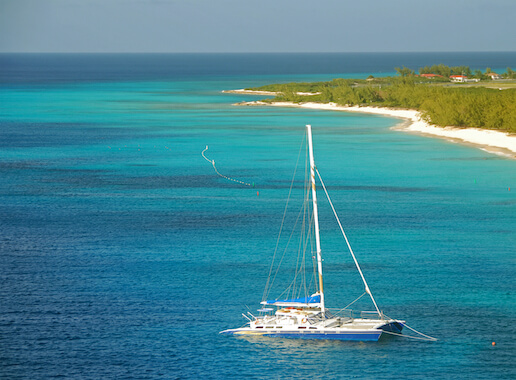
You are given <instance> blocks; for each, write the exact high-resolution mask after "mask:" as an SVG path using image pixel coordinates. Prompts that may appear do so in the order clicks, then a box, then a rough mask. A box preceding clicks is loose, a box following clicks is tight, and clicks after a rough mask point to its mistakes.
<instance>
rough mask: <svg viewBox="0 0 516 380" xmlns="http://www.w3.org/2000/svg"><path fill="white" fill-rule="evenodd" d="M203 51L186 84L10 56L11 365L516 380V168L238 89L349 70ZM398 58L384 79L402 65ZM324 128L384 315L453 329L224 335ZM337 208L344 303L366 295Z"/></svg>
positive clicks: (3, 116) (138, 372)
mask: <svg viewBox="0 0 516 380" xmlns="http://www.w3.org/2000/svg"><path fill="white" fill-rule="evenodd" d="M493 54H494V53H493ZM365 57H366V58H367V56H365ZM4 58H5V57H4ZM54 58H55V57H54ZM194 58H195V57H194ZM194 58H190V59H193V62H197V64H198V66H199V67H200V68H196V70H197V71H196V70H190V72H189V73H188V75H186V74H182V72H180V71H181V70H186V69H184V67H183V66H181V65H179V67H180V68H181V70H179V69H177V68H175V69H172V71H170V72H169V71H164V72H166V73H168V75H165V74H163V73H162V72H161V71H159V70H157V69H156V68H155V66H153V65H150V63H149V62H151V63H152V62H155V60H156V58H155V57H154V58H152V57H151V58H149V62H147V63H145V62H143V63H142V62H141V60H142V58H141V57H139V58H134V60H133V61H129V63H131V62H132V63H133V66H131V65H129V64H128V65H127V67H129V68H131V67H133V68H132V69H128V68H127V67H126V66H124V69H123V70H121V71H122V72H123V73H124V74H123V75H122V74H119V77H116V75H114V74H113V75H114V76H115V77H114V79H112V80H109V75H108V74H105V77H100V76H98V75H97V74H95V75H93V74H91V73H98V72H100V73H102V72H103V71H102V68H103V67H104V68H105V73H111V71H109V70H108V69H107V68H113V67H115V66H114V65H108V64H105V63H104V66H102V65H100V66H101V67H100V68H99V65H95V66H93V64H92V63H88V62H86V63H84V64H83V66H73V65H71V66H66V67H71V69H69V71H70V72H68V71H67V72H66V75H65V74H63V72H62V71H59V70H58V68H57V66H56V65H57V64H56V63H55V62H54V63H52V62H51V63H52V65H54V66H52V65H50V64H49V66H48V67H50V69H48V70H46V71H45V70H44V72H45V73H47V74H48V73H53V74H51V75H50V74H48V75H47V74H42V73H41V72H38V71H37V70H36V69H35V68H34V67H36V66H37V67H39V68H41V67H44V66H42V64H41V65H40V64H38V65H36V63H37V62H38V61H37V57H31V58H30V59H33V60H35V61H30V59H29V58H23V59H25V61H23V59H22V63H24V65H25V66H23V65H7V66H5V65H4V66H3V67H4V71H3V72H4V75H5V73H6V72H9V70H10V72H12V73H18V74H16V75H14V74H13V75H12V76H9V75H7V76H6V77H8V78H10V79H13V78H14V77H16V78H18V79H16V80H3V82H2V83H3V84H2V85H1V87H0V173H1V178H2V181H1V182H0V205H1V210H2V212H1V214H0V252H1V256H0V260H1V261H0V263H1V267H2V271H1V272H0V273H1V274H0V278H1V284H2V286H1V287H0V310H1V311H2V313H0V377H4V378H29V377H30V378H51V377H79V378H81V377H82V378H114V377H117V378H227V377H229V378H241V377H250V378H263V377H272V378H280V377H281V378H293V377H298V378H307V377H313V378H366V379H419V378H439V379H445V378H467V379H471V378H475V379H493V378H496V379H510V378H514V377H515V376H516V369H515V365H514V361H513V360H514V359H513V357H514V353H515V352H516V351H515V350H516V344H515V343H514V338H515V333H516V327H515V325H516V324H515V322H516V319H515V317H514V315H515V313H516V299H515V286H514V284H515V282H514V278H515V275H516V270H515V257H516V255H515V254H516V232H515V231H516V170H515V169H516V161H514V160H509V159H506V158H503V157H499V156H495V155H492V154H489V153H486V152H483V151H481V150H479V149H476V148H472V147H468V146H462V145H458V144H453V143H450V142H447V141H444V140H439V139H431V138H426V137H420V136H416V135H411V134H406V133H402V132H397V131H393V130H391V129H390V128H391V127H392V126H394V125H396V123H397V122H398V121H397V120H395V119H390V118H384V117H378V116H371V115H358V114H346V113H338V112H322V111H314V110H300V109H280V108H266V107H264V108H258V107H235V106H232V103H235V102H238V101H242V100H252V99H256V98H255V97H253V96H239V95H231V94H222V93H221V91H222V90H225V89H233V88H243V87H248V86H250V85H258V84H265V83H269V82H270V81H271V79H274V78H278V77H280V76H281V77H282V78H283V79H284V80H286V81H288V80H310V79H313V78H316V79H317V78H326V77H328V78H330V77H331V76H332V75H331V72H325V70H318V69H317V67H319V66H317V65H315V64H314V66H313V67H312V68H311V73H310V72H301V73H298V72H296V73H294V74H295V75H290V76H289V75H286V74H283V72H282V71H281V70H280V69H278V68H277V67H278V66H274V65H272V64H271V67H272V68H270V70H269V72H266V73H253V72H238V70H237V72H236V73H235V74H231V72H230V70H227V69H224V67H225V66H223V65H224V64H225V63H228V62H229V61H227V60H226V61H224V59H221V58H220V57H218V58H217V59H216V60H215V59H213V60H212V61H210V60H209V59H208V60H207V61H206V59H207V58H206V57H205V56H203V57H202V59H203V61H202V62H201V63H202V64H201V63H199V62H198V61H195V59H194ZM233 58H234V57H233ZM287 58H288V57H287ZM287 58H285V60H286V61H285V62H287V63H288V62H289V61H288V59H287ZM416 58H417V57H416ZM416 58H414V57H413V59H414V60H416ZM441 58H443V59H445V58H446V57H441ZM466 58H468V57H466ZM473 58H475V57H473ZM473 58H472V57H469V59H473ZM488 58H489V57H487V58H486V57H483V59H488ZM495 58H496V59H497V60H498V61H500V62H501V63H500V67H506V66H510V64H511V61H510V60H511V59H512V56H511V55H509V58H507V57H505V61H504V56H502V57H501V58H500V57H499V56H496V57H495ZM10 59H11V58H10ZM17 59H21V58H17ZM60 59H61V60H62V59H63V58H62V57H61V58H60ZM60 59H59V56H58V57H57V58H55V61H56V62H60ZM199 59H200V58H199ZM247 59H249V58H247ZM261 59H265V60H266V57H265V58H261ZM290 59H291V60H292V59H293V58H292V57H291V58H290ZM363 59H364V62H365V61H366V59H365V58H364V57H363ZM381 59H382V57H381V55H380V56H379V58H378V60H377V61H375V62H376V63H375V65H376V66H374V69H375V70H376V71H374V72H373V73H377V72H378V73H379V72H386V71H388V70H389V68H390V67H391V66H390V64H391V61H390V60H385V61H382V60H381ZM435 59H437V58H435ZM493 59H494V58H493ZM45 61H46V62H47V61H48V60H45ZM507 61H508V62H507ZM2 62H4V64H5V61H2ZM282 62H283V61H282ZM382 62H383V63H382ZM40 63H41V62H40ZM119 63H120V62H119ZM210 63H211V65H210ZM291 63H292V64H293V65H294V61H292V62H291ZM445 63H446V62H445ZM457 64H459V63H457ZM465 64H468V63H465ZM469 64H470V65H471V66H472V67H473V66H474V64H472V63H469ZM481 64H483V63H478V65H481ZM88 65H90V66H88ZM145 65H147V66H145ZM217 65H218V66H217ZM212 66H217V67H219V69H220V70H219V71H218V72H216V73H208V74H207V73H206V70H208V69H203V67H211V68H210V70H215V69H213V67H212ZM493 66H494V65H493ZM5 67H7V69H5ZM20 67H23V70H25V71H23V70H22V69H20ZM27 67H28V68H27ZM53 67H56V69H55V72H54V71H52V68H53ZM74 67H75V68H76V70H75V71H74V70H73V69H74ZM145 67H147V68H148V70H149V72H151V74H152V73H153V72H154V73H155V75H154V76H153V75H151V74H149V75H148V76H146V75H144V74H142V73H144V72H145V70H144V69H145ZM160 67H162V66H160ZM195 67H197V66H195ZM281 67H283V66H281ZM358 67H360V65H358ZM364 67H370V66H368V65H365V64H364ZM495 67H496V66H495ZM29 68H32V70H31V69H29ZM85 68H86V69H85ZM88 68H89V69H88ZM19 70H22V71H21V74H20V71H19ZM67 70H68V69H67ZM153 70H154V71H153ZM174 70H175V71H174ZM203 70H204V71H203ZM224 70H226V71H224ZM234 70H236V69H234ZM335 70H336V71H335V73H344V74H345V75H349V76H352V75H353V73H356V72H357V71H360V70H358V69H357V68H356V67H355V66H350V67H349V69H347V68H346V66H345V65H344V67H340V68H339V69H338V70H337V69H335ZM114 71H116V70H113V72H114ZM208 71H209V70H208ZM215 71H216V70H215ZM308 71H309V70H308ZM326 71H328V70H326ZM117 72H118V71H117ZM131 73H136V74H131ZM156 73H157V74H156ZM369 73H370V71H367V70H366V69H363V70H362V72H359V74H360V75H368V74H369ZM90 74H91V75H90ZM172 74H174V75H172ZM131 75H134V77H133V78H132V79H131ZM159 77H163V79H159ZM23 78H25V80H24V79H23ZM49 78H51V79H49ZM308 123H310V124H312V126H313V133H314V144H315V156H316V160H317V166H318V168H319V171H320V172H321V174H322V176H323V179H324V180H325V183H326V184H327V186H328V188H329V191H330V193H331V195H332V199H333V201H334V203H335V206H336V208H337V210H338V212H339V214H340V216H341V220H342V222H343V224H344V228H345V229H346V231H347V233H348V235H349V237H350V240H351V244H352V245H353V247H354V249H355V252H356V254H357V256H358V259H359V261H360V262H361V264H362V266H363V270H364V272H365V275H366V278H367V280H368V282H369V285H370V287H371V289H372V291H373V292H374V294H375V297H376V299H377V302H378V303H379V304H380V308H381V309H382V310H383V311H384V312H385V313H386V314H387V315H389V316H392V317H395V318H400V319H405V320H406V321H407V322H408V324H409V325H410V326H412V327H414V328H416V329H418V330H420V331H422V332H424V333H427V334H429V335H432V336H435V337H436V338H438V339H439V341H437V342H419V341H414V340H408V339H403V338H390V339H385V340H383V341H380V342H378V343H356V342H331V341H328V342H326V341H317V342H311V341H296V340H279V339H278V340H275V339H263V338H235V337H228V336H221V335H219V334H218V332H219V331H221V330H224V329H226V328H234V327H239V326H241V325H242V324H243V323H244V322H245V320H244V319H243V318H242V317H241V313H242V312H245V311H246V310H247V309H246V305H248V306H249V308H250V309H251V310H254V309H256V308H257V307H258V304H257V303H258V302H259V301H260V300H261V296H262V293H263V288H264V286H265V282H266V279H267V274H268V269H269V264H270V259H271V257H272V253H273V251H274V247H275V243H276V237H277V232H278V230H279V227H280V223H281V215H282V212H283V208H284V205H285V199H286V197H287V194H288V189H289V186H290V179H291V176H292V170H293V167H294V165H295V163H296V158H297V153H298V150H299V146H300V143H301V141H302V139H303V135H304V125H305V124H308ZM206 145H208V146H209V150H208V151H207V152H206V154H207V156H208V157H209V158H210V159H214V160H215V161H216V164H217V168H218V170H219V171H220V172H221V173H223V174H225V175H228V176H230V177H233V178H237V179H239V180H242V181H245V182H249V183H254V184H255V187H254V188H249V187H246V186H242V185H239V184H236V183H234V182H230V181H227V180H225V179H223V178H221V177H218V176H217V175H216V173H215V172H214V170H213V168H212V166H211V165H210V164H209V163H207V162H206V161H205V160H204V159H203V158H202V156H201V151H202V150H203V149H204V148H205V146H206ZM509 189H510V190H509ZM321 208H322V209H321V234H322V238H323V247H322V248H323V252H324V255H325V256H324V257H325V290H326V292H327V302H328V303H329V304H330V305H331V306H336V307H338V306H343V305H346V304H347V303H348V302H350V301H351V300H353V299H354V298H356V297H357V296H359V295H360V294H361V292H362V289H361V287H360V279H359V278H358V277H357V274H356V271H355V270H354V267H353V263H352V261H351V260H350V258H349V257H348V255H347V254H345V252H344V249H343V247H342V242H341V240H340V238H339V237H338V235H337V233H336V232H335V225H334V224H333V223H332V221H331V218H330V215H329V210H328V209H324V206H321ZM287 264H288V262H287ZM279 281H280V282H279V283H281V280H279ZM493 341H494V342H496V345H495V346H492V342H493Z"/></svg>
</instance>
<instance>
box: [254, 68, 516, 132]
mask: <svg viewBox="0 0 516 380" xmlns="http://www.w3.org/2000/svg"><path fill="white" fill-rule="evenodd" d="M259 89H260V90H268V91H276V92H278V95H277V96H276V97H275V98H274V99H270V100H269V101H292V102H298V103H300V102H320V103H330V102H332V103H336V104H338V105H359V106H362V105H369V106H382V107H400V108H410V109H416V110H418V111H420V112H421V114H422V116H423V118H424V119H425V120H426V121H428V122H429V123H432V124H435V125H439V126H457V127H476V128H486V129H496V130H502V131H507V132H515V133H516V89H514V88H512V89H506V90H498V89H490V88H484V87H455V86H454V87H450V86H436V85H429V81H426V82H425V81H421V78H415V77H410V76H400V77H387V78H370V79H369V80H363V79H362V80H357V79H334V80H332V81H329V82H316V83H289V84H276V85H269V86H264V87H261V88H259ZM299 92H311V93H317V94H316V95H309V96H307V95H299Z"/></svg>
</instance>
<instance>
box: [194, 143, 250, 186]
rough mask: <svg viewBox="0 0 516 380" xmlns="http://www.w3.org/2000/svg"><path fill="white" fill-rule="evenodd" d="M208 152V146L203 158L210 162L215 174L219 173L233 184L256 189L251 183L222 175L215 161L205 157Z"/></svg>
mask: <svg viewBox="0 0 516 380" xmlns="http://www.w3.org/2000/svg"><path fill="white" fill-rule="evenodd" d="M207 150H208V145H206V148H205V149H204V150H203V151H202V152H201V154H202V156H203V157H204V159H205V160H206V161H208V162H209V163H210V164H212V166H213V169H214V170H215V173H217V174H218V175H219V176H220V177H222V178H224V179H227V180H229V181H233V182H237V183H241V184H242V185H245V186H249V187H254V184H250V183H247V182H243V181H239V180H238V179H234V178H230V177H228V176H226V175H224V174H221V173H220V172H219V171H218V170H217V167H216V166H215V160H210V159H209V158H208V157H206V156H205V155H204V152H206V151H207Z"/></svg>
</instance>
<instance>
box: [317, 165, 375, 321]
mask: <svg viewBox="0 0 516 380" xmlns="http://www.w3.org/2000/svg"><path fill="white" fill-rule="evenodd" d="M315 171H316V172H317V176H318V177H319V180H320V181H321V185H322V188H323V189H324V192H325V193H326V198H328V202H329V203H330V206H331V209H332V210H333V214H334V215H335V219H337V223H338V224H339V227H340V231H341V232H342V236H344V240H346V244H347V245H348V249H349V252H350V253H351V257H353V261H354V262H355V266H356V267H357V269H358V273H360V277H362V281H363V283H364V285H365V291H366V293H367V294H369V296H370V297H371V301H373V304H374V307H375V308H376V311H377V312H378V315H379V316H380V318H381V317H382V313H381V312H380V309H378V305H377V304H376V301H375V300H374V297H373V293H371V290H370V289H369V286H368V285H367V281H366V279H365V277H364V274H363V273H362V269H360V265H359V264H358V261H357V259H356V257H355V253H354V252H353V249H352V248H351V244H349V240H348V237H347V236H346V233H345V232H344V228H342V224H340V220H339V217H338V215H337V212H336V211H335V207H333V203H332V201H331V199H330V196H329V195H328V191H327V190H326V186H324V182H323V180H322V178H321V174H320V173H319V171H318V170H317V168H315Z"/></svg>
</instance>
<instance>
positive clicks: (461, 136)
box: [236, 90, 516, 159]
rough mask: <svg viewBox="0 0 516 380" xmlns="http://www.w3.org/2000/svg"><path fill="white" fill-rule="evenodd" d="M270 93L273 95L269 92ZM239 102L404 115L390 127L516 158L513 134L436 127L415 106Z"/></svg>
mask: <svg viewBox="0 0 516 380" xmlns="http://www.w3.org/2000/svg"><path fill="white" fill-rule="evenodd" d="M238 93H252V92H251V91H248V90H240V91H239V92H238ZM269 95H274V93H270V94H269ZM236 105H240V106H273V107H297V108H310V109H318V110H328V111H344V112H362V113H371V114H376V115H383V116H389V117H395V118H399V119H403V120H405V121H408V122H404V123H401V124H399V125H396V126H395V127H393V129H394V130H398V131H403V132H411V133H418V134H421V135H425V136H432V137H439V138H444V139H447V140H449V141H453V142H458V143H464V144H468V145H474V146H476V147H478V148H480V149H482V150H485V151H487V152H490V153H494V154H498V155H502V156H505V157H510V158H513V159H516V135H515V134H508V133H504V132H500V131H492V130H487V129H479V128H457V127H438V126H435V125H431V124H429V123H427V122H426V121H424V120H422V119H421V117H420V114H419V112H418V111H416V110H410V109H395V108H385V107H358V106H354V107H349V106H339V105H337V104H335V103H324V104H323V103H299V104H298V103H292V102H274V103H266V102H261V101H254V102H241V103H236Z"/></svg>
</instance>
